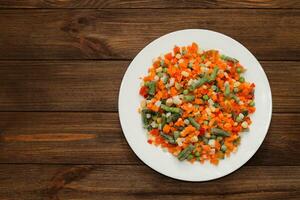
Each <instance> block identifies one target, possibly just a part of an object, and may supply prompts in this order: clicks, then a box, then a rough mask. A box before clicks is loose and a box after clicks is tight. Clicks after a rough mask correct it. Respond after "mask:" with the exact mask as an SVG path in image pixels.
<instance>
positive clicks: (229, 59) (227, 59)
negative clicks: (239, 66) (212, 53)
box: [220, 55, 239, 63]
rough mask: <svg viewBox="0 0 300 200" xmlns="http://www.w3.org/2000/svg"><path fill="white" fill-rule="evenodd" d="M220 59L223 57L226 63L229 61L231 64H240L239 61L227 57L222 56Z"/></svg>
mask: <svg viewBox="0 0 300 200" xmlns="http://www.w3.org/2000/svg"><path fill="white" fill-rule="evenodd" d="M220 57H221V59H222V60H225V61H229V62H233V63H238V62H239V61H238V60H237V59H235V58H232V57H229V56H226V55H221V56H220Z"/></svg>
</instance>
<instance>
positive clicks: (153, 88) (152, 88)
mask: <svg viewBox="0 0 300 200" xmlns="http://www.w3.org/2000/svg"><path fill="white" fill-rule="evenodd" d="M145 85H146V86H147V87H148V88H149V91H148V94H150V95H154V94H155V91H156V82H154V81H150V82H146V83H145Z"/></svg>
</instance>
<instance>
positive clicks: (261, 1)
mask: <svg viewBox="0 0 300 200" xmlns="http://www.w3.org/2000/svg"><path fill="white" fill-rule="evenodd" d="M0 8H300V3H299V1H297V0H292V1H291V0H289V1H286V0H243V1H229V0H214V1H211V0H201V1H193V0H163V1H161V0H134V1H133V0H125V1H124V0H110V1H107V0H76V1H74V0H73V1H71V0H65V1H61V0H27V1H24V0H14V1H7V0H0Z"/></svg>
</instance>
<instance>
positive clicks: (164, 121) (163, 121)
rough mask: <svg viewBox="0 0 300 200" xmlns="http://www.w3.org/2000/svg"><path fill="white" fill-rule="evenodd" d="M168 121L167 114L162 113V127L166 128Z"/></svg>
mask: <svg viewBox="0 0 300 200" xmlns="http://www.w3.org/2000/svg"><path fill="white" fill-rule="evenodd" d="M166 123H167V117H166V115H165V114H162V115H161V129H163V128H164V126H165V125H166Z"/></svg>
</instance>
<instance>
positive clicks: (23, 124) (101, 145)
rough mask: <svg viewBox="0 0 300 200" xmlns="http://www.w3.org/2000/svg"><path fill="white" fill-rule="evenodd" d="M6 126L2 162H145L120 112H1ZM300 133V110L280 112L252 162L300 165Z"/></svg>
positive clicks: (0, 145)
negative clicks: (136, 151)
mask: <svg viewBox="0 0 300 200" xmlns="http://www.w3.org/2000/svg"><path fill="white" fill-rule="evenodd" d="M0 130H1V135H0V151H1V154H0V163H63V164H142V162H141V161H139V160H138V158H137V157H136V156H135V155H134V153H133V152H132V151H131V149H130V147H129V146H128V144H127V142H126V140H125V138H124V136H123V134H122V130H121V127H120V124H119V119H118V114H117V113H81V112H74V113H72V112H68V113H58V112H51V113H47V112H36V113H35V112H25V113H22V112H17V113H13V112H8V113H6V112H1V113H0ZM299 132H300V114H274V115H273V118H272V123H271V127H270V130H269V132H268V135H267V137H266V139H265V141H264V143H263V145H262V147H261V148H260V149H259V151H258V152H257V153H256V155H255V156H254V158H252V159H251V161H250V162H249V163H248V165H270V166H275V165H286V164H287V162H288V163H289V165H300V160H299V156H300V151H299V150H298V149H299V148H298V147H299V146H300V136H299ZM242 142H243V141H242Z"/></svg>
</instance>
